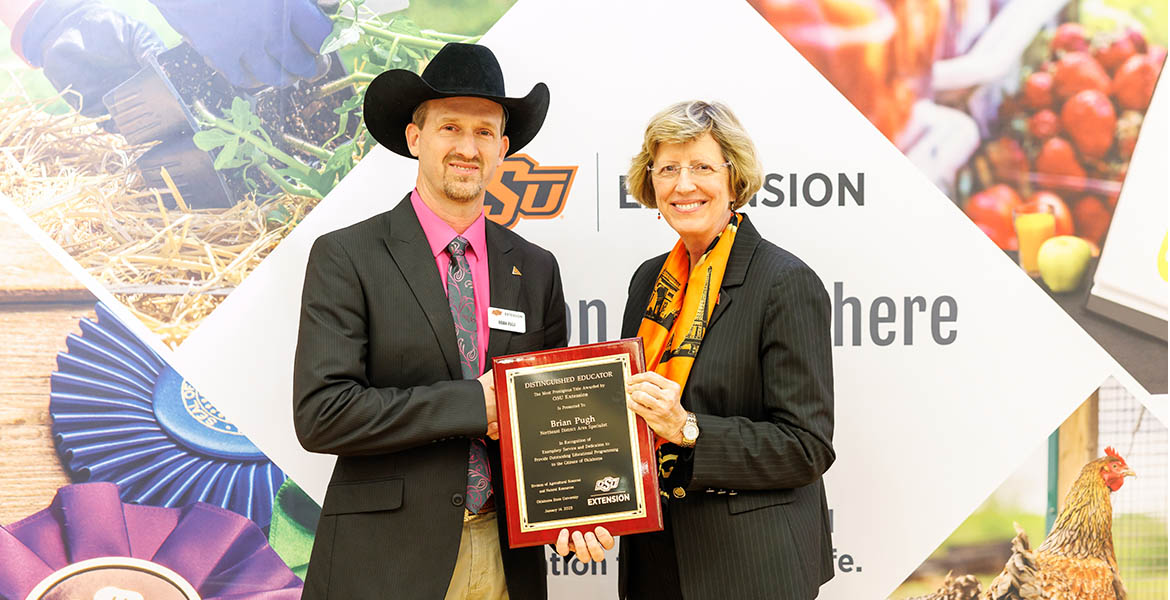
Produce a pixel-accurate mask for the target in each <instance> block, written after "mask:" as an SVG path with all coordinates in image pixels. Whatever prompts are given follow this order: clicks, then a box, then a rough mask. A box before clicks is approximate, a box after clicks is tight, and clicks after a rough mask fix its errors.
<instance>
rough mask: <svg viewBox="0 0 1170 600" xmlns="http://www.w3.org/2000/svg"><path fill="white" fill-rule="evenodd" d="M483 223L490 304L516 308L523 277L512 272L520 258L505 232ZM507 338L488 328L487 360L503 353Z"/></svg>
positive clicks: (505, 332) (491, 224) (486, 365)
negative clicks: (485, 236) (514, 251)
mask: <svg viewBox="0 0 1170 600" xmlns="http://www.w3.org/2000/svg"><path fill="white" fill-rule="evenodd" d="M486 225H487V230H486V233H487V254H488V277H489V278H490V283H491V303H492V305H493V306H498V307H501V308H509V309H513V310H515V309H517V308H519V304H518V303H517V300H518V299H519V297H520V283H521V278H522V277H523V275H516V272H521V273H522V271H519V270H518V267H521V266H523V265H521V264H519V263H520V260H519V258H520V257H519V256H518V255H517V254H515V253H513V252H512V250H513V247H512V242H511V240H509V239H508V237H507V235H506V234H505V232H504V228H503V227H501V226H499V225H497V224H496V223H493V222H492V221H488V222H487V223H486ZM514 269H515V270H514ZM526 325H527V326H528V327H533V326H535V325H536V323H526ZM511 338H512V333H511V332H508V331H504V330H501V329H488V345H487V358H489V359H491V358H494V357H496V356H499V355H501V354H503V353H504V349H505V348H507V347H508V340H510V339H511ZM483 368H484V369H485V370H486V369H487V368H488V363H487V361H484V363H483Z"/></svg>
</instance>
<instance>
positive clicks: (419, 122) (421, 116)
mask: <svg viewBox="0 0 1170 600" xmlns="http://www.w3.org/2000/svg"><path fill="white" fill-rule="evenodd" d="M428 102H430V100H426V101H424V102H419V104H418V106H416V107H414V112H413V113H411V114H410V122H411V123H414V126H415V127H418V128H419V129H422V126H423V123H426V122H427V103H428ZM500 110H501V113H502V116H501V117H500V135H501V136H502V135H504V129H506V128H507V127H508V109H506V108H504V105H503V104H501V105H500Z"/></svg>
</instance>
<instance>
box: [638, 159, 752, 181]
mask: <svg viewBox="0 0 1170 600" xmlns="http://www.w3.org/2000/svg"><path fill="white" fill-rule="evenodd" d="M730 166H731V161H728V162H725V163H723V164H719V165H709V164H707V163H695V164H693V165H690V166H683V165H662V166H661V167H655V166H652V165H651V166H648V167H646V170H647V171H650V174H651V175H653V176H654V177H657V178H658V179H677V178H678V176H679V173H682V172H683V170H684V169H690V171H691V177H710V176H712V175H716V174H718V173H719V172H720V171H722V170H723V168H724V167H730Z"/></svg>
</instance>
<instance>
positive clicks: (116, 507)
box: [0, 483, 303, 600]
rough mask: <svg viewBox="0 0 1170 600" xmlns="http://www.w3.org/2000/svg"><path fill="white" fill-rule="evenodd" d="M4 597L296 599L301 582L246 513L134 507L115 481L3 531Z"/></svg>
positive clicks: (70, 493) (60, 499) (84, 489)
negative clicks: (246, 516) (128, 502)
mask: <svg viewBox="0 0 1170 600" xmlns="http://www.w3.org/2000/svg"><path fill="white" fill-rule="evenodd" d="M0 556H3V557H4V560H2V561H0V598H3V599H4V600H25V599H34V600H42V599H43V600H57V599H65V598H103V597H109V598H142V599H144V600H145V599H147V598H149V599H152V600H154V599H162V600H169V599H175V600H197V599H200V598H202V599H205V600H229V599H230V600H245V599H255V600H261V599H263V600H283V599H286V598H287V599H289V600H293V599H296V598H300V595H301V588H302V585H303V584H302V582H301V580H300V578H298V577H297V576H296V575H295V574H293V572H292V571H291V570H290V569H289V568H288V566H286V565H285V564H284V562H283V561H282V560H281V559H280V557H279V556H277V554H276V552H275V551H273V550H272V548H271V547H270V546H269V545H268V542H267V540H266V538H265V535H264V532H263V531H261V529H260V528H259V527H258V526H257V525H256V523H254V522H253V521H250V520H248V519H246V518H244V517H243V516H241V515H239V514H237V513H235V512H232V511H229V510H226V509H223V508H221V507H218V506H214V505H210V504H206V503H203V502H196V503H193V504H189V505H187V506H185V507H183V508H162V507H154V506H139V505H133V504H126V503H123V502H122V501H121V498H120V497H119V493H118V488H117V486H115V485H114V484H112V483H84V484H73V485H67V486H64V487H62V488H61V489H59V490H58V491H57V495H56V496H55V497H54V499H53V502H52V504H50V505H49V507H48V508H46V509H44V510H42V511H40V512H38V513H36V514H33V515H31V516H29V517H27V518H25V519H23V520H21V521H18V522H16V523H13V524H12V525H9V526H8V527H0Z"/></svg>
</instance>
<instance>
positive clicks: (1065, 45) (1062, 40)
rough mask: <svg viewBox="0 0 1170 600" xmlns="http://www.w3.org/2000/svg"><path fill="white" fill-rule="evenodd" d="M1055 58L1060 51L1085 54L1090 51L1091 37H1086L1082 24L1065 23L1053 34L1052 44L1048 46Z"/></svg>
mask: <svg viewBox="0 0 1170 600" xmlns="http://www.w3.org/2000/svg"><path fill="white" fill-rule="evenodd" d="M1048 47H1049V49H1050V50H1051V51H1052V54H1053V56H1055V55H1056V54H1057V52H1058V51H1062V52H1084V51H1085V50H1088V49H1089V37H1088V36H1087V35H1085V28H1084V27H1081V24H1080V23H1063V24H1061V26H1060V27H1057V28H1056V33H1053V34H1052V42H1051V43H1050V44H1049V45H1048Z"/></svg>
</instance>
